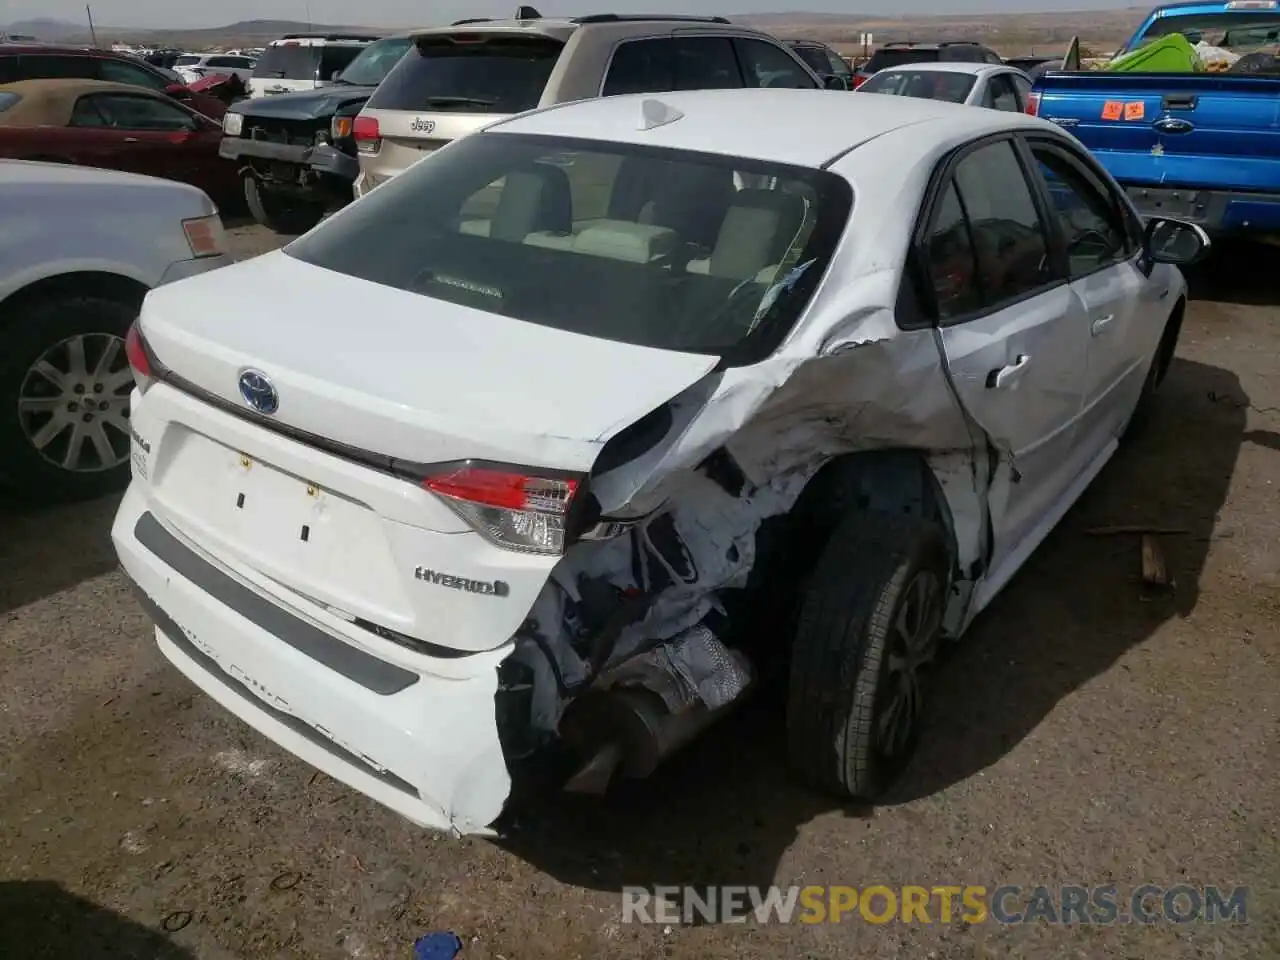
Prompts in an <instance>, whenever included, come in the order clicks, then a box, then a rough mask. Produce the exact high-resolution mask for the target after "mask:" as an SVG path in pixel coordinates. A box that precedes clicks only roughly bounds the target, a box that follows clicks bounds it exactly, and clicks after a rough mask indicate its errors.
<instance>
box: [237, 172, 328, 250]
mask: <svg viewBox="0 0 1280 960" xmlns="http://www.w3.org/2000/svg"><path fill="white" fill-rule="evenodd" d="M244 202H245V203H246V204H248V206H249V212H250V213H251V214H253V219H254V220H256V221H258V223H260V224H262V225H263V226H264V227H266V228H267V229H269V230H272V231H274V232H276V233H280V234H285V235H286V236H294V235H297V234H299V233H306V232H307V231H308V230H310V229H311V228H312V227H314V226H315V225H316V224H317V223H319V222H320V220H321V218H322V217H323V216H324V214H325V205H324V204H323V203H316V202H315V201H309V200H298V199H296V198H294V197H286V196H282V195H281V194H278V193H272V192H271V191H270V190H266V189H263V187H262V185H261V184H259V183H258V181H257V180H256V179H254V178H253V177H245V178H244Z"/></svg>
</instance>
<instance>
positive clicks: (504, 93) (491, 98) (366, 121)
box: [355, 7, 844, 196]
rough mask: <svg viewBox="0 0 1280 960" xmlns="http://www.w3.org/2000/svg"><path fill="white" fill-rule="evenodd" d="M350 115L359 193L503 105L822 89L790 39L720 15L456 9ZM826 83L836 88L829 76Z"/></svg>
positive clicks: (417, 37)
mask: <svg viewBox="0 0 1280 960" xmlns="http://www.w3.org/2000/svg"><path fill="white" fill-rule="evenodd" d="M413 40H414V43H413V46H412V47H410V49H409V52H408V53H407V54H405V57H404V59H403V60H401V61H400V63H398V64H396V66H395V69H393V70H392V71H391V72H390V73H389V74H387V77H386V79H385V80H383V81H382V83H381V85H380V86H379V87H378V89H377V90H376V91H374V94H373V96H371V97H370V98H369V102H368V103H367V104H365V107H364V109H363V110H362V111H361V112H360V116H359V117H357V119H356V123H355V139H356V144H357V147H358V149H359V155H360V176H359V178H358V179H357V180H356V184H355V193H356V196H361V195H363V194H364V193H367V192H368V191H369V190H371V189H372V188H373V187H376V186H377V185H378V184H380V183H382V182H383V181H385V180H388V179H390V178H391V177H393V176H395V175H396V174H398V173H400V172H401V171H403V170H404V169H405V168H407V167H408V166H409V165H410V164H412V163H414V162H415V161H416V160H419V159H421V158H422V157H423V156H425V155H426V154H428V153H430V152H431V151H433V150H436V149H438V148H439V147H440V146H441V145H442V144H445V143H448V142H449V141H450V140H453V139H455V138H457V137H461V136H465V135H467V134H469V133H473V132H474V131H476V130H479V129H480V128H481V127H483V126H484V125H485V124H488V123H493V122H494V121H495V120H500V119H502V118H503V117H504V116H509V115H511V114H513V113H520V112H522V111H524V110H530V109H532V108H534V107H538V106H544V107H545V106H550V105H551V104H554V103H564V102H566V101H569V100H582V99H586V98H588V97H600V96H605V97H608V96H613V95H615V94H623V93H662V92H666V91H669V90H712V89H724V88H734V87H794V88H799V89H802V90H817V89H821V88H822V87H823V85H824V81H823V80H822V79H821V78H820V77H818V76H817V75H816V74H815V73H814V72H813V71H812V70H811V69H810V68H809V67H808V65H807V64H805V62H804V61H803V60H801V59H800V57H799V56H798V55H797V54H796V53H795V52H794V51H793V50H792V49H791V47H789V46H788V45H786V44H784V43H782V42H781V41H779V40H778V39H777V38H776V37H773V36H770V35H769V34H767V33H763V32H761V31H759V30H753V29H751V28H750V27H744V26H740V25H738V24H734V23H730V22H729V21H728V20H726V19H725V18H724V17H693V16H675V15H654V16H643V15H634V16H625V15H619V14H616V13H601V14H594V15H591V16H584V17H574V18H572V19H556V18H551V17H541V16H539V15H538V14H537V11H536V10H533V9H531V8H527V7H526V8H522V15H521V18H520V19H514V20H486V19H484V18H476V19H469V20H459V21H458V22H456V23H454V24H453V25H451V26H447V27H436V28H433V29H429V30H420V31H418V32H416V33H415V34H414V35H413ZM831 85H832V86H839V87H840V88H841V89H843V88H844V84H843V83H841V82H840V81H838V80H834V78H833V80H832V84H831Z"/></svg>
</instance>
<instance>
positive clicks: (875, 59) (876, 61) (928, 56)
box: [867, 47, 939, 72]
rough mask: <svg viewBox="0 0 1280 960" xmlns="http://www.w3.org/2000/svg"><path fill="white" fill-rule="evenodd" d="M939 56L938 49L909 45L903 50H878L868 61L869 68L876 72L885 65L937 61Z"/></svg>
mask: <svg viewBox="0 0 1280 960" xmlns="http://www.w3.org/2000/svg"><path fill="white" fill-rule="evenodd" d="M938 58H939V54H938V51H937V50H936V49H933V50H917V49H912V48H910V47H908V48H906V49H903V50H877V51H876V52H875V53H873V54H872V55H871V59H870V60H869V61H868V62H867V69H868V70H870V71H872V72H874V71H876V70H883V69H884V68H885V67H902V66H905V65H906V64H908V63H936V62H937V61H938Z"/></svg>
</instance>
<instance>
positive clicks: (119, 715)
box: [0, 228, 1280, 960]
mask: <svg viewBox="0 0 1280 960" xmlns="http://www.w3.org/2000/svg"><path fill="white" fill-rule="evenodd" d="M235 233H236V243H237V245H238V247H239V248H240V250H241V252H242V253H243V254H245V255H248V254H251V253H254V252H259V251H261V250H263V249H266V248H269V247H271V246H273V245H274V243H273V241H272V239H271V238H269V237H266V236H264V235H263V234H262V233H261V232H260V231H258V230H257V229H256V228H246V229H242V230H237V231H235ZM1278 268H1280V250H1275V249H1270V250H1268V249H1252V248H1244V249H1230V250H1228V249H1223V250H1221V251H1219V253H1218V256H1217V257H1216V259H1215V260H1214V261H1213V262H1212V263H1211V264H1209V265H1208V266H1207V267H1206V268H1205V269H1203V270H1199V271H1197V272H1196V274H1195V275H1194V276H1193V277H1192V292H1193V295H1194V298H1195V302H1194V304H1193V306H1192V308H1191V310H1190V312H1189V315H1188V317H1187V322H1186V326H1185V329H1184V331H1183V336H1182V342H1181V345H1180V347H1179V350H1178V357H1177V360H1176V362H1175V364H1174V366H1173V368H1172V373H1171V375H1170V378H1169V380H1168V382H1167V385H1166V388H1165V390H1164V393H1163V396H1162V400H1161V403H1160V405H1159V409H1158V412H1157V415H1156V416H1155V418H1154V420H1153V422H1152V424H1151V426H1150V430H1149V431H1148V432H1147V433H1146V434H1145V435H1144V436H1143V438H1142V439H1141V440H1140V442H1138V443H1137V444H1136V445H1135V446H1133V447H1132V448H1130V449H1128V450H1125V451H1123V452H1122V453H1121V454H1120V455H1118V456H1117V458H1116V459H1115V460H1114V461H1113V463H1112V464H1111V465H1109V466H1108V467H1107V468H1106V470H1105V471H1104V472H1103V474H1102V475H1101V477H1100V478H1099V479H1098V481H1097V482H1096V483H1095V484H1094V486H1093V487H1092V489H1090V490H1089V492H1088V493H1087V494H1086V495H1085V497H1084V498H1083V500H1082V501H1081V502H1080V503H1079V504H1078V505H1077V506H1076V507H1075V509H1073V510H1072V511H1071V513H1070V514H1069V515H1068V516H1067V518H1066V519H1065V520H1064V521H1063V523H1062V524H1061V525H1060V526H1059V528H1058V529H1057V530H1056V531H1055V532H1054V533H1053V534H1052V535H1051V536H1050V538H1049V540H1048V541H1047V542H1046V544H1045V545H1044V546H1043V547H1042V548H1041V549H1040V551H1039V552H1038V553H1037V554H1036V555H1035V556H1034V557H1033V558H1032V560H1031V562H1030V563H1029V564H1028V566H1027V567H1026V568H1025V569H1024V571H1023V572H1022V573H1020V574H1019V576H1018V577H1017V578H1016V579H1015V580H1014V582H1013V583H1012V584H1011V585H1010V586H1009V587H1008V589H1007V590H1006V591H1005V592H1004V594H1002V595H1001V597H1000V598H999V599H998V600H997V602H996V603H995V604H994V605H993V606H992V608H991V609H990V610H989V611H988V612H986V613H985V614H984V615H983V616H982V618H981V619H980V621H979V622H978V623H977V624H976V625H975V628H974V629H973V631H972V632H971V633H970V635H969V636H968V637H967V639H966V640H965V642H964V643H963V644H962V645H961V646H960V647H959V648H958V649H957V650H956V651H955V652H954V654H953V655H952V657H951V658H950V660H949V662H948V663H947V664H946V665H945V668H944V669H943V671H942V672H941V674H940V676H939V678H938V686H937V688H936V690H935V694H934V698H933V700H932V707H931V721H930V729H929V730H928V732H927V734H926V740H925V744H924V746H923V748H922V751H921V753H920V755H919V756H918V758H917V759H916V761H915V762H914V764H913V766H912V767H911V768H910V770H909V771H908V774H907V776H906V779H905V781H904V782H903V783H902V784H901V785H900V788H899V789H898V790H897V791H896V795H895V796H894V797H893V798H892V799H891V800H890V801H889V802H886V803H885V804H884V805H881V806H879V807H877V808H875V809H840V808H838V807H837V806H836V805H835V804H833V803H832V802H830V801H829V800H827V799H825V798H824V797H821V796H815V795H813V794H811V793H808V792H806V791H804V790H802V789H799V788H797V787H796V786H794V785H793V783H792V781H791V780H790V778H789V775H788V772H787V768H786V765H785V762H784V758H783V746H782V739H783V738H782V735H781V726H782V720H781V712H780V705H779V703H778V702H776V700H774V699H771V698H768V697H765V698H762V699H760V700H759V701H757V702H755V703H753V704H752V705H750V706H749V707H748V708H747V709H745V710H744V711H743V712H740V713H739V714H738V715H736V716H734V717H733V718H731V719H730V720H728V721H727V722H726V723H725V724H723V725H722V726H721V727H720V728H718V729H716V730H715V731H713V732H712V733H711V734H708V735H707V736H706V737H704V738H703V739H702V740H700V741H699V742H698V743H697V744H695V745H694V746H693V747H691V748H690V749H689V750H688V751H687V752H686V753H685V754H683V755H680V756H678V757H676V758H674V759H673V760H672V761H671V762H670V763H669V765H668V766H667V767H665V768H664V769H662V770H661V771H660V772H659V774H658V775H657V776H656V777H655V778H654V779H652V780H651V781H648V782H644V783H640V784H636V785H633V786H630V787H628V788H626V789H624V790H622V791H620V792H619V793H617V794H616V795H614V796H611V797H610V798H608V799H607V800H605V801H588V802H583V801H581V800H578V801H573V802H571V801H570V800H568V799H566V798H564V797H561V796H557V795H544V796H542V797H540V798H537V799H535V800H534V801H533V802H532V806H531V807H530V808H528V809H527V810H524V811H522V812H521V813H520V814H519V815H518V816H517V817H516V819H515V821H514V824H513V825H512V827H511V828H510V830H509V831H508V832H507V834H506V835H504V836H503V837H502V838H501V839H499V840H496V841H494V840H483V839H465V840H455V839H451V838H447V837H441V836H435V835H431V834H428V833H425V832H422V831H420V830H418V829H416V828H414V827H412V826H410V825H409V824H407V823H406V822H404V821H402V820H400V819H399V818H398V817H396V816H395V815H393V814H391V813H390V812H388V811H386V810H384V809H381V808H379V807H378V806H376V805H375V804H374V803H372V802H371V801H369V800H366V799H364V798H363V797H361V796H359V795H357V794H355V793H353V792H352V791H350V790H348V789H346V788H345V787H343V786H341V785H339V784H337V783H336V782H334V781H332V780H330V779H328V778H327V777H324V776H321V775H316V774H314V773H313V771H312V770H311V769H310V768H308V767H306V766H304V765H303V764H302V763H301V762H299V761H297V760H295V759H294V758H293V757H292V756H290V755H288V754H286V753H284V752H283V751H281V750H279V749H277V748H275V747H274V746H273V745H272V744H270V743H269V742H267V741H266V740H264V739H263V738H262V737H260V736H258V735H257V734H256V733H254V732H253V731H251V730H250V729H249V728H247V727H245V726H244V725H243V724H241V723H240V722H239V721H237V720H236V719H234V718H233V717H231V716H230V715H229V714H227V713H225V712H224V711H223V710H221V709H220V708H219V707H217V706H215V705H214V704H213V703H212V702H211V701H210V700H208V699H207V698H206V697H204V696H203V695H201V694H199V693H198V692H197V691H196V690H195V688H194V687H192V686H191V685H190V684H188V683H187V682H186V681H185V680H184V679H183V678H182V677H181V676H180V675H179V674H178V672H177V671H176V670H175V669H173V668H172V667H170V666H169V665H168V664H167V663H166V661H164V660H163V658H162V657H161V655H160V654H159V653H158V651H157V650H156V647H155V643H154V641H153V638H152V634H151V631H150V629H149V627H148V624H147V622H146V620H145V619H144V618H143V615H142V613H141V611H140V609H139V608H138V606H137V604H136V603H135V602H134V600H133V598H132V596H131V595H130V594H129V592H128V591H127V590H126V588H125V584H124V582H123V580H122V578H121V576H120V575H119V573H117V572H116V564H115V557H114V554H113V551H112V548H111V545H110V542H109V539H108V528H109V523H110V519H111V516H112V512H113V509H114V506H115V504H114V502H113V501H104V502H97V503H92V504H87V505H82V506H76V507H71V508H63V509H56V510H48V511H40V512H33V511H32V510H31V509H29V508H28V509H25V510H24V509H20V508H18V507H17V506H15V505H12V504H7V505H6V504H0V678H3V683H2V684H0V750H3V752H4V755H5V758H6V760H5V762H4V763H3V764H0V956H3V957H5V958H8V960H26V958H32V957H50V958H55V957H56V958H59V960H62V958H72V957H74V958H77V960H97V958H105V957H137V958H164V960H178V958H200V960H231V958H246V960H247V958H276V957H280V958H308V960H313V958H314V960H328V958H335V960H336V958H367V960H381V958H408V957H410V956H411V955H412V944H413V942H414V940H415V939H416V938H417V937H419V936H420V935H422V934H424V933H426V932H429V931H433V930H451V931H455V932H456V933H457V934H458V935H459V936H460V937H461V938H462V941H463V943H464V950H463V952H462V958H463V960H482V958H483V960H493V958H499V957H501V958H506V960H517V958H521V960H523V958H539V957H548V958H551V957H555V958H578V957H581V958H590V957H602V956H608V957H618V958H717V957H731V956H733V957H769V958H777V957H804V958H828V957H830V958H835V957H851V956H855V955H856V956H877V957H912V958H917V957H919V958H939V960H949V958H966V960H967V958H986V957H1046V958H1065V957H1088V958H1093V957H1099V958H1100V957H1104V956H1105V957H1108V958H1122V957H1161V958H1164V957H1183V956H1191V957H1194V956H1204V957H1228V958H1233V957H1245V956H1256V957H1276V956H1280V920H1277V917H1278V916H1280V833H1278V830H1280V826H1278V825H1280V802H1278V799H1277V785H1278V782H1280V777H1278V776H1277V773H1278V772H1280V741H1278V739H1277V733H1278V732H1280V729H1278V722H1277V721H1278V718H1280V629H1277V624H1278V623H1280V548H1278V547H1277V544H1280V508H1278V507H1277V502H1276V495H1277V492H1278V491H1280V309H1277V306H1276V304H1277V303H1280V281H1278V280H1277V279H1276V271H1277V269H1278ZM1268 291H1269V292H1268ZM1112 524H1149V525H1153V526H1159V527H1170V528H1180V529H1182V530H1184V531H1185V533H1182V534H1176V535H1168V536H1165V537H1164V538H1163V540H1162V544H1163V547H1164V551H1165V554H1166V557H1167V560H1168V565H1169V568H1170V570H1171V572H1172V573H1173V574H1174V576H1175V577H1176V581H1177V584H1176V588H1175V589H1174V590H1173V591H1172V592H1171V593H1170V594H1168V595H1156V596H1151V595H1147V594H1144V591H1143V589H1142V587H1141V584H1140V583H1139V582H1138V570H1139V543H1138V539H1137V538H1136V537H1133V536H1123V535H1117V536H1091V535H1088V533H1087V532H1086V531H1088V530H1089V529H1090V528H1095V527H1099V526H1104V525H1112ZM1145 882H1150V883H1154V884H1157V885H1160V886H1162V887H1166V888H1167V887H1170V886H1173V885H1175V884H1180V883H1184V884H1190V885H1193V886H1205V885H1213V884H1216V885H1219V886H1223V887H1228V888H1231V887H1235V886H1237V885H1246V886H1248V887H1249V888H1250V894H1249V899H1248V922H1247V923H1246V924H1243V925H1240V924H1234V923H1219V924H1216V925H1208V924H1205V923H1191V924H1186V925H1173V924H1167V923H1159V924H1156V925H1153V926H1137V925H1118V926H1110V927H1097V926H1095V927H1062V926H1052V925H1048V924H1044V923H1037V924H1032V925H1021V926H1008V925H1000V924H996V923H992V922H988V923H985V924H980V925H974V926H967V925H965V924H962V923H958V922H951V923H941V922H935V923H933V924H931V925H923V924H918V923H917V924H903V923H899V922H893V923H889V924H885V925H875V924H870V923H867V922H866V921H864V920H862V919H860V918H858V917H856V916H855V917H853V918H851V919H846V920H845V922H843V923H841V924H839V925H812V926H801V925H780V924H757V923H755V922H754V921H753V922H750V923H747V924H745V925H731V924H696V925H695V924H690V925H684V924H677V925H638V924H624V923H622V911H621V906H622V901H621V896H620V890H621V889H622V887H623V886H625V885H643V886H653V885H656V884H698V885H705V884H717V885H729V884H748V885H766V884H770V883H777V884H782V885H790V884H847V885H852V886H856V887H865V886H867V885H869V884H888V885H891V886H893V885H901V884H920V885H924V886H926V887H931V886H937V885H944V884H954V885H966V884H979V885H983V886H986V887H987V888H988V889H992V888H994V887H996V886H999V885H1001V884H1024V885H1033V884H1047V885H1051V886H1056V885H1059V884H1080V885H1084V886H1090V887H1091V886H1096V885H1102V884H1109V883H1112V884H1116V885H1117V886H1118V888H1119V890H1120V899H1121V902H1122V903H1124V902H1125V898H1126V897H1127V896H1128V893H1129V892H1130V891H1132V890H1133V889H1134V888H1136V887H1137V886H1139V885H1141V884H1143V883H1145ZM933 919H935V921H936V920H937V916H936V913H935V914H934V915H933ZM168 931H172V932H168Z"/></svg>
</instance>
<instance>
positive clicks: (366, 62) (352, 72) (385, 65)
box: [341, 37, 410, 87]
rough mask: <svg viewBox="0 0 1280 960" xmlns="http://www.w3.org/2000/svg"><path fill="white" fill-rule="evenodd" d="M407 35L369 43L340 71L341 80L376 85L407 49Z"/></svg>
mask: <svg viewBox="0 0 1280 960" xmlns="http://www.w3.org/2000/svg"><path fill="white" fill-rule="evenodd" d="M409 43H410V41H409V38H408V37H387V38H386V39H385V40H379V41H377V42H376V43H371V44H369V45H368V46H367V47H365V48H364V49H363V50H361V51H360V55H359V56H358V57H356V58H355V59H354V60H352V61H351V63H350V64H348V66H347V68H346V69H345V70H343V71H342V77H341V82H342V83H351V84H355V85H356V86H360V87H376V86H377V85H378V84H380V83H381V82H382V80H383V78H384V77H385V76H386V75H387V74H388V73H389V72H390V71H391V68H392V67H394V66H395V65H396V64H397V63H399V62H400V58H401V57H403V56H404V54H405V51H406V50H408V49H409Z"/></svg>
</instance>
